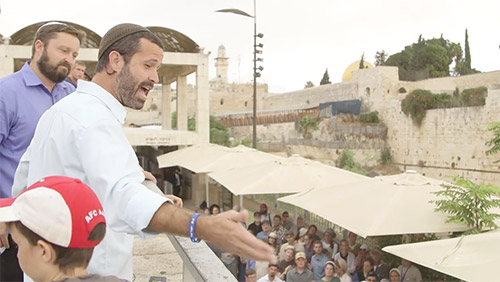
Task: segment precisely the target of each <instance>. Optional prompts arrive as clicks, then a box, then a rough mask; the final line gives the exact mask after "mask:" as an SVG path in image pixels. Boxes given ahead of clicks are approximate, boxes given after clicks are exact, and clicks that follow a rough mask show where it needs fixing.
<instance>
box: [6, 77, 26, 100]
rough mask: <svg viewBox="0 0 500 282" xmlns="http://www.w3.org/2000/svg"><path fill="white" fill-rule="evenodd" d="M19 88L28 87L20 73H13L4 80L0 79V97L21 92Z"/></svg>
mask: <svg viewBox="0 0 500 282" xmlns="http://www.w3.org/2000/svg"><path fill="white" fill-rule="evenodd" d="M19 86H26V83H25V82H24V79H23V76H22V74H21V73H20V72H15V73H11V74H9V75H7V76H5V77H3V78H0V95H1V96H3V95H6V94H9V93H15V91H16V90H19Z"/></svg>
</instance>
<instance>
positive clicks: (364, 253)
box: [355, 244, 370, 272]
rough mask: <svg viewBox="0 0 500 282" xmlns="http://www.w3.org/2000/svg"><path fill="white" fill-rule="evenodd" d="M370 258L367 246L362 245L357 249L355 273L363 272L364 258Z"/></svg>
mask: <svg viewBox="0 0 500 282" xmlns="http://www.w3.org/2000/svg"><path fill="white" fill-rule="evenodd" d="M368 257H370V251H369V249H368V245H366V244H362V245H361V246H360V247H359V251H358V255H357V256H356V271H355V272H359V271H362V270H363V262H364V261H365V259H366V258H368Z"/></svg>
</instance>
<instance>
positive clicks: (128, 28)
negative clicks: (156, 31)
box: [98, 23, 150, 59]
mask: <svg viewBox="0 0 500 282" xmlns="http://www.w3.org/2000/svg"><path fill="white" fill-rule="evenodd" d="M141 31H147V32H150V31H149V29H147V28H145V27H142V26H140V25H136V24H129V23H125V24H119V25H117V26H115V27H113V28H111V29H110V30H109V31H108V32H106V34H105V35H104V37H103V38H102V40H101V44H99V53H98V58H99V59H100V58H101V57H102V55H103V54H104V53H105V52H106V50H107V49H108V48H109V47H111V45H113V44H114V43H116V42H117V41H118V40H120V39H122V38H124V37H126V36H128V35H131V34H134V33H137V32H141Z"/></svg>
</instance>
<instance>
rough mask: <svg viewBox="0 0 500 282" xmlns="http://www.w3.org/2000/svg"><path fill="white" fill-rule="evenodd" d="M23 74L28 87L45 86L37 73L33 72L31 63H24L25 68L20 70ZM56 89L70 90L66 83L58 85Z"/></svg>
mask: <svg viewBox="0 0 500 282" xmlns="http://www.w3.org/2000/svg"><path fill="white" fill-rule="evenodd" d="M20 72H21V74H22V75H23V78H24V82H25V83H26V86H38V85H43V86H44V87H45V85H44V84H43V82H42V81H41V80H40V78H39V77H38V76H37V75H36V73H35V72H34V71H33V69H32V68H31V66H30V61H27V62H26V63H24V65H23V67H22V68H21V70H20ZM55 87H62V88H63V89H66V88H68V84H66V83H56V84H55V85H54V88H55Z"/></svg>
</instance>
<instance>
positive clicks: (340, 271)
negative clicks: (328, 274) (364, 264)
mask: <svg viewBox="0 0 500 282" xmlns="http://www.w3.org/2000/svg"><path fill="white" fill-rule="evenodd" d="M335 273H336V274H337V277H338V278H339V279H340V282H352V279H351V276H350V275H349V273H348V271H347V262H346V261H345V259H343V258H339V259H336V260H335Z"/></svg>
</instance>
